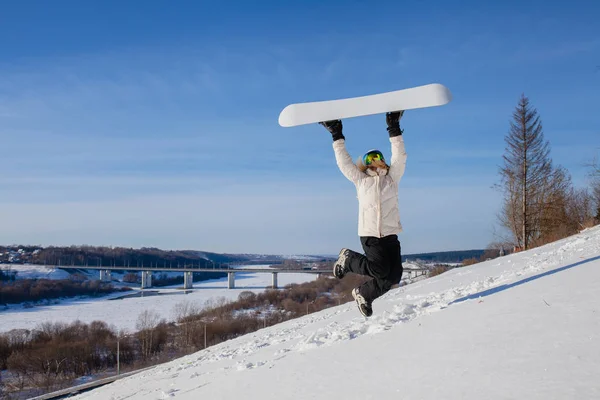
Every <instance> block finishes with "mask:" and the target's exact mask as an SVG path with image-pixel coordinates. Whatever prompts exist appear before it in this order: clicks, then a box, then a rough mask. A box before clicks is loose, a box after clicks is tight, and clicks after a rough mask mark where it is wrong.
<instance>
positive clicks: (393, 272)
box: [359, 235, 403, 302]
mask: <svg viewBox="0 0 600 400" xmlns="http://www.w3.org/2000/svg"><path fill="white" fill-rule="evenodd" d="M363 248H364V249H365V254H366V258H367V259H368V262H367V263H366V264H367V269H368V270H369V276H372V277H373V279H372V280H370V281H368V282H365V283H364V284H363V285H361V286H360V288H359V292H360V294H361V295H362V296H363V297H364V298H365V300H366V301H367V302H373V300H375V299H376V298H378V297H380V296H382V295H383V294H385V293H386V292H388V291H389V290H390V289H391V287H392V286H393V285H394V284H396V283H398V282H400V279H401V278H402V272H403V268H402V258H401V254H400V242H399V241H398V237H397V236H396V235H391V236H386V237H384V238H370V239H369V240H367V241H365V243H364V244H363Z"/></svg>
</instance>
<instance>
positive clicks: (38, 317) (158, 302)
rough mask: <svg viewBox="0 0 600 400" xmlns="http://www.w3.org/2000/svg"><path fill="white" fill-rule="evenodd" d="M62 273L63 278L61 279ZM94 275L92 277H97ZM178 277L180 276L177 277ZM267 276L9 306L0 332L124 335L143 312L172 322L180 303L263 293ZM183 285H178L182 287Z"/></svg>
mask: <svg viewBox="0 0 600 400" xmlns="http://www.w3.org/2000/svg"><path fill="white" fill-rule="evenodd" d="M266 267H268V266H267V265H254V266H251V267H238V269H244V268H266ZM11 269H12V270H16V271H18V276H19V277H25V276H26V277H28V278H34V277H37V278H42V277H43V278H54V279H59V278H63V279H64V278H67V277H68V274H67V273H66V272H64V271H61V270H55V269H53V268H44V267H34V266H16V265H12V266H11ZM63 274H64V275H65V276H64V277H63ZM96 274H97V273H96V272H95V273H94V274H93V276H94V277H96ZM180 275H181V274H180ZM316 278H317V275H316V274H303V273H280V274H278V276H277V284H278V286H279V287H284V286H285V285H288V284H290V283H302V282H308V281H311V280H314V279H316ZM271 279H272V275H271V274H270V273H236V275H235V289H228V288H227V278H220V279H214V280H209V281H202V282H196V283H194V290H192V291H183V290H182V289H176V288H151V289H146V292H159V293H161V295H159V296H149V297H138V298H127V299H122V300H109V299H111V298H114V297H120V296H123V295H126V294H132V293H138V292H139V290H136V291H132V292H124V293H118V294H112V295H110V296H105V297H102V298H94V299H89V298H87V299H80V300H61V301H60V302H59V303H58V304H52V305H45V306H36V307H33V308H23V306H22V305H12V306H9V307H8V308H7V309H5V310H2V309H0V332H6V331H9V330H11V329H33V328H35V327H36V326H38V325H39V324H41V323H43V322H67V323H69V322H73V321H76V320H80V321H82V322H86V323H89V322H92V321H95V320H99V321H105V322H106V323H108V324H109V325H114V326H115V327H116V328H117V329H120V330H125V331H127V332H133V331H135V324H136V321H137V318H138V316H139V315H140V314H141V313H142V312H143V311H145V310H153V311H155V312H157V313H158V314H159V315H160V316H161V317H162V318H164V319H166V320H167V321H172V320H174V319H175V316H174V307H175V306H176V305H177V304H178V303H181V302H184V301H185V302H191V303H195V304H197V305H198V306H200V307H201V306H203V305H204V304H205V303H206V302H207V301H211V300H212V301H214V300H216V299H219V298H225V299H227V300H236V299H237V298H238V296H239V294H240V293H241V292H243V291H245V290H250V291H253V292H257V293H258V292H262V291H264V290H265V288H266V287H267V286H270V285H271V283H272V282H271ZM181 286H182V285H178V287H181Z"/></svg>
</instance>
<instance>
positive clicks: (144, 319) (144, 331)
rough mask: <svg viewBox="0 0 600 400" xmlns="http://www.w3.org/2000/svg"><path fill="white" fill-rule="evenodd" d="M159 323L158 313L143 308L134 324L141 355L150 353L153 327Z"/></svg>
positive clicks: (145, 356) (153, 332) (146, 355)
mask: <svg viewBox="0 0 600 400" xmlns="http://www.w3.org/2000/svg"><path fill="white" fill-rule="evenodd" d="M159 323H160V315H158V313H157V312H156V311H153V310H144V311H143V312H142V313H141V314H140V315H139V316H138V319H137V321H136V324H135V328H136V329H137V330H138V333H137V337H138V339H139V341H140V343H141V346H142V356H143V357H144V358H147V357H149V356H150V355H151V354H152V348H153V344H154V339H155V338H154V334H155V329H156V327H157V326H158V325H159Z"/></svg>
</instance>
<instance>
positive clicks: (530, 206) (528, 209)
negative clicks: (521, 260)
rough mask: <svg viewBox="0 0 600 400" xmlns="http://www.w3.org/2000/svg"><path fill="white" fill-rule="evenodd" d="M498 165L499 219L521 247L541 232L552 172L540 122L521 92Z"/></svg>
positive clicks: (548, 151)
mask: <svg viewBox="0 0 600 400" xmlns="http://www.w3.org/2000/svg"><path fill="white" fill-rule="evenodd" d="M505 143H506V149H505V154H504V156H503V161H504V163H503V166H502V167H501V168H500V175H501V181H502V183H501V186H502V188H503V189H504V204H503V209H502V212H501V215H500V221H501V223H502V224H503V225H504V226H505V227H506V228H508V229H509V230H510V231H511V232H512V234H513V236H514V239H515V242H516V243H517V245H518V246H519V247H521V248H522V249H527V248H529V246H530V243H531V241H532V239H535V238H536V237H537V236H539V235H540V221H541V218H542V211H543V208H544V207H543V204H541V201H540V200H542V199H543V198H544V197H545V196H546V195H547V193H546V189H547V186H548V178H549V177H550V176H551V174H552V161H551V160H550V146H549V144H548V142H546V141H545V140H544V134H543V130H542V122H541V120H540V117H539V116H538V114H537V111H536V110H535V108H533V107H531V106H530V104H529V99H528V98H527V97H525V95H521V99H520V100H519V104H518V105H517V107H516V108H515V111H514V112H513V118H512V121H511V122H510V130H509V132H508V134H507V135H506V136H505Z"/></svg>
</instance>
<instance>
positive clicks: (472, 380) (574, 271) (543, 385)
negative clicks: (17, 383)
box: [76, 228, 600, 400]
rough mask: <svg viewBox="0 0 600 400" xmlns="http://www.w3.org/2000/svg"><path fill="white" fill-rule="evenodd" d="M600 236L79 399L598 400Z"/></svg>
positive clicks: (289, 325)
mask: <svg viewBox="0 0 600 400" xmlns="http://www.w3.org/2000/svg"><path fill="white" fill-rule="evenodd" d="M599 284H600V228H594V229H590V230H587V231H584V232H582V233H581V234H578V235H576V236H574V237H571V238H568V239H565V240H561V241H559V242H556V243H553V244H550V245H547V246H544V247H540V248H537V249H534V250H531V251H527V252H522V253H518V254H512V255H509V256H505V257H502V258H499V259H495V260H491V261H487V262H484V263H480V264H475V265H473V266H470V267H465V268H457V269H454V270H452V271H449V272H446V273H444V274H442V275H439V276H436V277H434V278H431V279H427V280H422V281H420V282H418V283H415V284H412V285H408V286H404V287H401V288H398V289H394V290H392V291H390V292H389V293H387V294H386V295H385V296H383V297H382V298H380V299H378V300H377V301H375V303H374V311H375V314H374V316H373V317H372V318H370V319H368V320H366V319H365V318H363V317H362V316H360V315H359V313H358V311H357V309H356V306H355V305H354V304H353V303H348V304H345V305H341V306H338V307H333V308H330V309H327V310H324V311H322V312H319V313H315V314H311V315H308V316H305V317H302V318H299V319H296V320H292V321H287V322H285V323H282V324H279V325H275V326H272V327H268V328H265V329H262V330H260V331H257V332H255V333H253V334H249V335H246V336H243V337H239V338H237V339H234V340H231V341H228V342H224V343H221V344H219V345H216V346H214V347H210V348H208V349H206V350H203V351H200V352H197V353H195V354H192V355H189V356H186V357H183V358H180V359H177V360H175V361H172V362H169V363H166V364H163V365H160V366H157V367H155V368H153V369H151V370H148V371H145V372H141V373H139V374H137V375H134V376H132V377H128V378H125V379H122V380H119V381H116V382H115V383H113V384H110V385H107V386H105V387H102V388H99V389H97V390H94V391H92V392H88V393H84V394H81V395H79V396H77V397H76V398H77V399H102V400H105V399H112V400H117V399H129V400H132V399H171V398H173V399H200V398H211V399H235V400H239V399H328V400H330V399H403V400H408V399H467V400H471V399H472V400H475V399H477V400H480V399H598V398H600V379H599V372H600V340H599V339H600V318H599V317H600V310H599V309H600V291H599V290H598V287H599Z"/></svg>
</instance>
